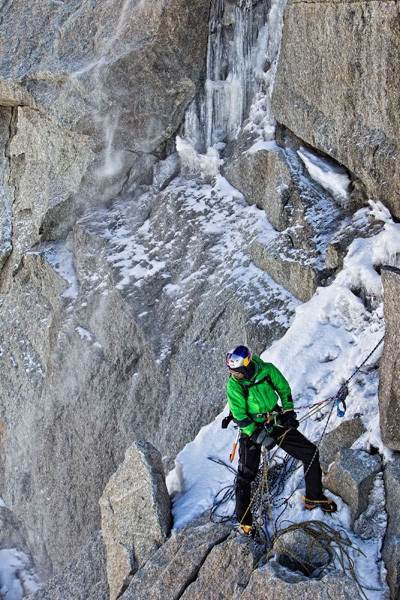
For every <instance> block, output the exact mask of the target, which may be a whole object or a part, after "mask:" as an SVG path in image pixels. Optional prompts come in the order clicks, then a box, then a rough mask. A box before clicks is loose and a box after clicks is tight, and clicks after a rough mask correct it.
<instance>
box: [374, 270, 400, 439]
mask: <svg viewBox="0 0 400 600" xmlns="http://www.w3.org/2000/svg"><path fill="white" fill-rule="evenodd" d="M382 282H383V289H384V311H385V323H386V335H385V343H384V349H383V355H382V359H381V363H380V367H379V416H380V427H381V434H382V440H383V443H384V444H385V445H386V446H388V447H389V448H392V450H397V451H399V450H400V439H399V428H400V375H399V373H400V350H399V339H398V331H399V325H400V323H399V297H400V270H399V269H395V268H391V267H387V268H384V269H382Z"/></svg>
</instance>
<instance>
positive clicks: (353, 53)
mask: <svg viewBox="0 0 400 600" xmlns="http://www.w3.org/2000/svg"><path fill="white" fill-rule="evenodd" d="M398 11H399V8H398V6H397V4H396V3H395V2H392V1H390V0H389V1H387V2H383V3H381V4H376V3H374V2H368V1H364V2H358V3H357V4H354V2H352V1H351V0H341V1H339V2H320V1H318V0H310V1H309V2H303V1H302V0H293V1H292V2H290V3H288V6H287V9H286V12H285V26H284V30H283V39H282V47H281V54H280V63H279V68H278V72H277V78H276V81H275V86H274V94H273V111H274V115H275V117H276V119H277V120H278V121H279V122H280V123H282V124H284V125H285V126H286V127H288V128H289V129H290V130H291V131H293V132H294V133H295V134H296V135H297V136H298V137H299V138H301V139H302V140H304V141H305V142H307V143H309V144H310V145H311V146H313V147H314V148H318V149H319V150H322V151H323V152H325V153H326V154H329V155H330V156H332V157H333V158H335V159H336V160H337V161H338V162H339V163H342V164H343V165H345V166H346V167H347V168H348V169H349V170H350V171H351V172H352V173H354V174H355V175H356V176H357V177H358V178H359V179H361V181H362V182H363V183H364V184H365V186H366V190H367V194H368V196H369V197H372V198H373V199H374V200H381V201H382V202H383V203H384V204H385V205H386V206H388V207H389V209H390V210H391V211H392V213H393V214H394V215H395V216H397V217H400V197H399V189H400V185H399V178H400V170H399V143H398V131H399V125H400V123H399V113H398V111H397V110H396V108H395V107H396V106H397V104H398V101H399V88H398V85H397V81H398V78H399V76H398V71H397V70H398V65H397V63H396V61H395V60H394V58H393V57H394V56H395V55H396V53H397V49H398V47H399V43H400V37H399V32H398V28H397V25H396V23H397V22H398V17H399V12H398ZM383 32H384V33H383ZM394 63H396V66H395V67H394V68H393V67H392V65H393V64H394ZM316 65H318V67H316Z"/></svg>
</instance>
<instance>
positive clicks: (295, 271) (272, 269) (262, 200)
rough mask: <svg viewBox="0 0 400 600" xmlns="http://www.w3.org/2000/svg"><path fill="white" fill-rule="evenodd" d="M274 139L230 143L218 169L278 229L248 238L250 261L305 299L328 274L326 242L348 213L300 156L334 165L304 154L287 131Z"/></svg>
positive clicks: (324, 280) (325, 165)
mask: <svg viewBox="0 0 400 600" xmlns="http://www.w3.org/2000/svg"><path fill="white" fill-rule="evenodd" d="M246 143H247V144H248V145H249V147H247V146H246ZM279 144H281V145H282V147H280V146H278V145H277V143H276V142H267V143H264V144H262V143H255V144H254V145H253V146H251V142H250V141H248V140H247V141H245V140H241V141H240V142H238V143H237V144H236V145H235V144H231V145H230V146H229V151H228V156H230V153H231V154H232V157H230V159H229V161H228V162H227V166H226V167H225V169H224V173H225V174H226V176H227V178H228V179H229V181H230V182H231V183H232V184H233V185H235V186H236V187H237V188H238V189H239V190H241V191H242V192H243V194H244V195H245V197H246V200H247V202H249V204H256V205H257V206H258V207H259V208H262V209H263V210H265V212H266V214H267V217H268V219H269V221H270V223H271V224H272V225H273V227H274V228H275V229H276V230H277V231H278V232H280V233H276V232H274V231H273V230H272V228H271V230H270V231H268V230H267V231H264V232H263V233H262V234H261V235H259V236H257V237H256V238H255V239H254V240H253V241H252V243H251V245H250V248H249V251H250V254H251V256H252V259H253V260H254V262H255V264H256V265H257V266H259V267H260V268H261V269H264V270H265V271H266V272H267V273H268V274H269V275H271V277H273V279H274V280H275V281H277V282H278V283H280V284H281V285H283V286H284V287H285V288H286V289H287V290H289V291H290V292H292V294H293V295H294V296H296V298H299V299H300V300H302V301H303V302H307V301H308V300H309V299H310V298H311V297H312V295H313V294H314V292H315V291H316V289H317V287H318V286H320V285H326V283H327V280H328V278H329V276H330V275H331V274H332V271H331V270H330V269H328V268H327V264H326V260H325V259H326V252H327V248H328V245H329V243H330V242H331V239H332V238H334V237H335V236H336V235H337V234H338V232H339V230H340V229H342V227H343V220H348V218H349V217H348V214H346V211H345V210H344V209H343V207H341V206H340V203H339V202H338V201H337V200H336V199H335V198H334V195H333V193H332V191H327V190H324V189H323V188H322V187H321V186H320V185H317V184H316V183H315V181H313V179H312V178H311V177H310V176H309V174H308V173H307V170H306V167H305V165H304V164H303V161H302V158H301V157H302V156H303V154H304V155H305V154H306V155H307V158H310V157H311V158H312V159H313V160H315V161H317V163H318V164H319V165H322V166H323V167H324V168H326V169H327V170H329V169H332V173H335V170H337V169H338V165H335V163H334V161H332V160H330V159H328V158H325V159H322V158H320V157H317V156H316V155H315V156H314V155H312V154H310V152H308V151H306V150H305V149H304V148H303V147H302V145H301V140H298V139H296V138H295V136H293V135H289V133H287V132H286V133H284V132H282V133H281V134H280V140H279ZM343 177H344V178H346V175H345V174H344V175H343ZM346 202H347V197H346ZM322 222H323V227H321V224H322Z"/></svg>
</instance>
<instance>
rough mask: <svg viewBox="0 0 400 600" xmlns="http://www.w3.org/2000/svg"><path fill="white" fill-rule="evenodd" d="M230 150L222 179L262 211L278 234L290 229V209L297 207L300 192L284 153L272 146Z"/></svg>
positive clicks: (268, 144) (270, 143) (239, 147)
mask: <svg viewBox="0 0 400 600" xmlns="http://www.w3.org/2000/svg"><path fill="white" fill-rule="evenodd" d="M243 145H244V143H243V142H242V144H238V145H237V146H236V145H235V146H233V148H231V153H232V154H233V155H232V156H230V158H229V161H227V165H226V166H225V167H224V170H223V172H224V175H225V177H226V178H227V179H228V181H229V182H230V183H231V184H232V185H234V186H235V187H236V188H237V189H238V190H240V191H241V192H242V194H244V196H245V198H246V201H247V202H248V203H249V204H256V205H257V206H258V207H259V208H262V209H263V210H265V212H266V214H267V217H268V220H269V221H270V222H271V224H272V225H273V226H274V227H275V229H276V230H277V231H282V230H284V229H286V227H288V225H289V217H290V212H289V210H290V206H288V203H289V202H290V204H291V205H293V204H296V200H298V194H299V189H298V188H297V187H296V185H295V184H294V182H293V179H292V174H291V172H290V170H289V167H288V164H287V161H286V160H285V155H284V151H283V150H282V149H281V148H279V147H278V146H277V145H276V143H275V142H269V143H267V144H265V147H263V145H261V146H260V148H259V149H258V150H257V145H255V148H254V150H252V146H251V144H250V147H246V146H245V147H244V148H243V147H242V146H243Z"/></svg>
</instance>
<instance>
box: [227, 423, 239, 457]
mask: <svg viewBox="0 0 400 600" xmlns="http://www.w3.org/2000/svg"><path fill="white" fill-rule="evenodd" d="M239 436H240V429H238V432H237V435H236V439H235V441H234V443H233V448H232V452H231V453H230V455H229V460H230V461H231V462H233V459H234V458H235V454H236V448H237V445H238V441H239Z"/></svg>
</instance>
